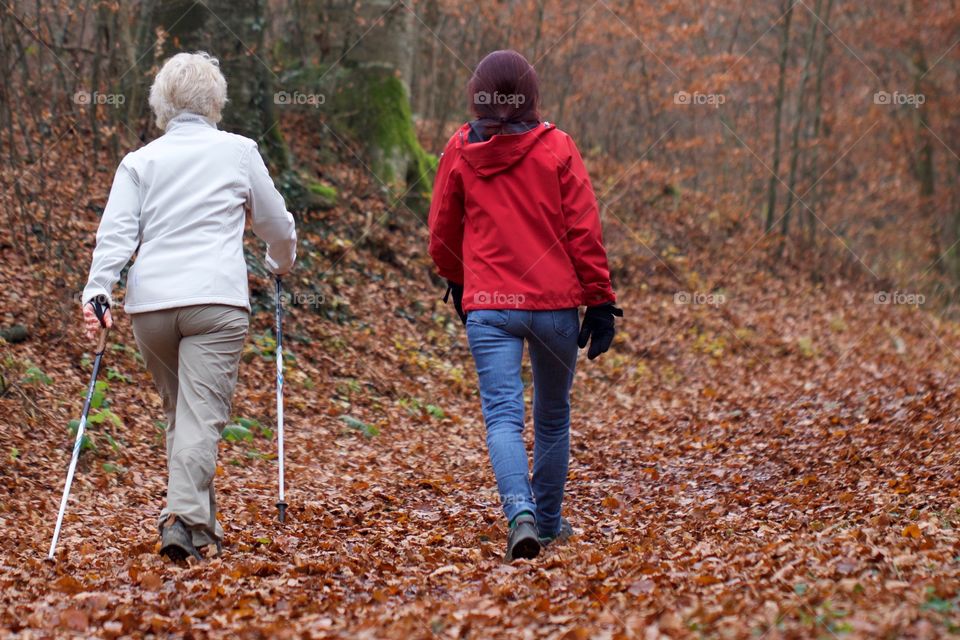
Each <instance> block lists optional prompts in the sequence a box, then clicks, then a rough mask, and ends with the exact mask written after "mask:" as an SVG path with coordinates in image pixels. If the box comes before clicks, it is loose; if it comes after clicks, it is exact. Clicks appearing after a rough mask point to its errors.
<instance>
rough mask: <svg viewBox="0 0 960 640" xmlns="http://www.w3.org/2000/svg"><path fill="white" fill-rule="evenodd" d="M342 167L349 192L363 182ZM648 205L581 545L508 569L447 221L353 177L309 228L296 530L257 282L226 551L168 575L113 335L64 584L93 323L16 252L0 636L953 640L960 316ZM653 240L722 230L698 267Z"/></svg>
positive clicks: (580, 403) (578, 406) (298, 311)
mask: <svg viewBox="0 0 960 640" xmlns="http://www.w3.org/2000/svg"><path fill="white" fill-rule="evenodd" d="M342 171H343V175H340V176H337V175H336V171H335V170H333V169H331V170H330V174H329V179H330V180H331V181H332V182H335V183H338V184H341V185H342V184H345V183H347V182H350V181H351V180H354V176H353V174H352V173H351V172H352V171H354V170H353V169H350V168H344V169H342ZM104 175H105V178H104V181H105V182H104V185H101V191H100V192H98V191H97V190H96V189H95V190H94V195H93V196H91V200H97V201H100V202H102V198H103V197H104V196H105V193H106V191H105V189H106V185H107V184H108V183H109V177H110V176H109V173H105V174H104ZM338 180H339V182H338ZM357 180H359V178H357ZM625 202H627V200H621V201H620V203H619V204H618V207H617V209H616V210H615V211H614V213H613V214H607V216H606V217H605V228H606V235H607V237H608V240H609V245H610V254H611V261H612V264H613V268H614V272H615V275H616V278H617V280H616V286H617V289H618V292H619V295H620V299H621V303H622V306H623V308H624V309H625V311H626V317H625V318H624V320H623V322H622V323H621V325H620V333H619V335H618V338H617V341H616V343H615V346H614V349H613V350H612V351H611V352H610V353H608V354H607V355H605V356H604V357H602V358H600V359H599V360H597V361H594V362H588V361H587V360H586V359H585V358H581V360H580V362H579V363H578V370H577V375H576V382H575V386H574V391H573V435H572V461H571V469H570V475H569V482H568V493H567V498H566V502H565V505H564V506H565V513H566V515H567V516H568V517H569V519H570V521H571V522H572V524H573V527H574V529H575V531H576V535H575V537H574V538H573V539H572V540H570V541H569V542H568V543H567V544H564V545H557V546H555V547H551V548H549V549H547V550H546V551H545V552H544V553H543V554H542V555H541V556H540V557H539V558H537V559H535V560H533V561H519V562H515V563H514V564H512V565H504V564H503V563H502V562H501V556H502V553H503V548H504V542H505V534H506V531H505V526H504V522H503V519H502V516H501V512H500V509H499V506H498V503H497V494H496V489H495V483H494V480H493V474H492V472H491V469H490V467H489V463H488V460H487V456H486V447H485V442H484V428H483V423H482V419H481V416H480V408H479V401H478V398H477V393H476V377H475V374H474V371H473V367H472V362H471V360H470V357H469V352H468V350H467V347H466V340H465V335H464V331H463V329H462V327H461V326H460V324H459V322H457V321H456V319H455V317H454V316H453V315H452V312H451V309H450V308H449V307H448V306H446V305H444V304H443V303H442V302H440V300H439V296H440V294H441V293H442V288H441V287H440V286H439V283H436V282H431V279H430V276H429V273H430V265H429V259H428V257H427V256H426V252H425V244H426V232H425V228H424V226H423V224H422V223H421V221H418V220H417V216H416V215H414V214H412V213H411V212H409V211H407V210H405V209H401V210H400V211H398V212H395V213H392V214H390V218H389V219H390V221H391V222H389V223H384V224H377V221H378V219H379V218H380V216H381V214H382V213H383V212H384V211H386V209H385V208H384V207H385V205H384V204H383V202H382V199H381V198H380V196H379V195H378V194H377V193H376V190H375V189H372V188H371V189H368V190H367V191H366V192H362V190H361V189H359V188H358V189H356V190H354V191H351V192H347V190H345V189H342V187H341V193H340V197H339V203H338V205H337V206H336V207H335V208H334V209H331V210H328V211H326V212H320V213H314V214H311V215H310V216H307V221H306V222H305V223H304V225H303V226H302V234H301V235H302V240H303V245H302V249H301V254H302V255H303V256H304V258H305V259H306V261H307V262H306V264H305V266H304V267H302V268H301V270H299V271H298V272H297V273H296V275H294V276H291V277H289V278H287V286H288V289H289V290H290V291H291V292H292V294H293V296H294V298H293V300H291V301H288V302H291V304H288V310H289V314H288V322H287V325H286V327H287V329H286V339H287V344H288V345H289V347H288V348H289V350H290V352H291V353H292V354H293V356H294V357H293V359H292V360H291V361H290V363H289V364H288V372H287V376H286V381H287V385H286V451H287V455H286V464H287V467H286V469H287V476H286V477H287V490H288V494H287V501H288V502H289V504H290V509H289V512H288V518H287V522H286V523H285V524H279V523H278V522H277V521H276V509H275V507H274V502H275V500H276V471H277V463H276V460H275V456H274V455H273V454H274V451H275V448H274V440H273V433H272V428H273V427H274V421H275V408H274V386H273V363H272V353H273V344H272V338H271V335H272V333H271V332H272V329H271V327H272V321H273V317H272V310H271V308H270V306H269V304H270V299H269V295H268V293H269V290H270V282H269V281H268V280H267V279H266V278H265V277H258V276H252V277H251V286H252V289H253V292H254V295H255V300H257V301H258V305H257V306H256V307H255V309H254V315H253V319H252V326H251V333H252V337H251V339H250V340H248V347H247V351H246V353H245V357H244V361H243V363H242V364H241V370H240V380H239V384H238V388H237V395H236V399H235V405H234V414H235V415H236V416H237V418H238V419H239V421H240V422H241V423H242V425H243V426H244V428H233V429H231V434H232V435H231V440H230V441H225V442H223V443H222V445H221V452H220V467H219V469H218V475H217V478H216V486H217V492H218V498H219V501H220V507H221V521H222V522H223V524H224V527H225V529H226V547H225V550H224V554H223V556H222V557H220V558H216V559H211V560H207V561H204V562H199V563H193V562H192V561H191V563H190V564H189V565H175V564H171V563H169V562H165V561H163V560H162V559H161V558H160V557H158V555H157V553H156V551H157V546H158V545H157V534H156V531H155V518H156V515H157V513H158V511H159V508H160V507H161V504H162V501H163V497H164V492H165V466H164V452H163V445H162V435H161V431H160V429H161V428H162V423H160V422H159V421H160V420H161V419H162V414H161V411H160V405H159V399H158V397H157V395H156V394H155V393H154V391H153V388H152V383H151V381H150V380H149V377H148V376H147V374H146V372H145V370H144V369H143V366H142V364H141V363H140V361H139V360H138V358H137V356H136V351H135V345H134V342H133V339H132V336H131V333H130V326H129V321H128V318H127V317H125V316H123V314H118V316H117V319H118V325H119V326H118V329H117V331H116V332H115V333H114V334H113V335H112V336H111V340H110V344H111V347H110V349H109V351H108V352H107V355H106V357H105V363H104V367H105V368H104V372H103V375H102V377H101V379H102V380H103V381H104V382H105V383H106V385H105V386H102V387H101V391H102V394H103V402H102V403H100V406H99V407H98V408H97V409H96V410H95V413H96V414H99V415H101V416H102V417H101V418H100V420H102V421H101V422H100V423H98V424H94V425H92V428H91V431H92V437H93V441H92V442H93V444H94V445H95V446H96V448H95V449H93V450H90V451H86V452H85V453H84V454H83V456H82V460H81V463H80V466H79V468H78V472H77V476H76V479H75V481H74V485H73V492H72V495H71V499H70V505H69V510H68V514H67V517H66V520H65V523H64V530H63V534H62V537H61V541H60V546H59V551H58V554H57V561H56V563H48V562H45V561H44V557H45V555H46V551H47V546H48V545H49V540H50V536H51V535H52V531H53V524H54V520H55V518H56V513H57V507H58V504H59V500H60V494H61V491H62V487H63V484H62V483H63V478H64V474H65V472H66V468H67V464H68V461H69V450H70V446H71V444H72V438H71V436H70V433H69V431H68V428H67V425H68V422H69V421H70V420H71V419H75V418H77V417H78V414H79V412H80V408H81V403H82V393H83V390H84V388H85V385H86V382H87V380H88V378H89V374H90V370H91V366H90V362H89V360H90V357H89V356H90V348H91V345H90V344H89V343H88V341H86V340H84V339H83V338H82V337H81V336H80V332H79V323H77V322H76V315H77V312H76V308H75V307H71V306H69V305H67V306H66V307H60V308H61V309H66V311H64V313H68V314H72V315H69V316H68V317H66V318H65V319H64V318H60V317H54V316H56V313H54V312H53V311H52V310H49V308H42V309H41V308H38V307H36V306H32V307H31V305H35V304H36V301H37V300H38V299H40V296H42V295H47V296H48V297H49V298H53V297H57V296H59V297H60V298H62V297H64V295H63V294H62V292H61V291H60V290H59V289H58V288H57V284H58V283H57V281H56V278H55V276H56V275H57V274H50V275H51V277H48V278H46V280H45V282H47V283H48V284H45V285H44V287H45V289H43V290H40V291H35V292H33V293H28V291H29V289H30V288H29V287H28V286H24V282H25V281H24V276H23V273H24V272H27V273H34V277H35V278H36V277H38V276H37V275H36V272H37V271H38V270H39V269H40V267H38V266H36V265H29V264H27V263H26V262H25V261H24V259H23V258H22V257H21V256H20V255H19V253H18V252H16V251H15V250H14V248H13V247H12V246H10V243H9V242H4V243H3V249H2V261H3V264H4V269H3V270H2V276H0V286H2V287H3V288H4V289H5V290H8V291H14V292H18V291H19V292H20V295H21V296H22V302H23V304H21V305H18V306H17V308H18V309H20V311H16V312H14V311H11V310H8V309H5V310H4V311H3V313H4V314H5V317H3V318H2V320H3V323H4V324H10V323H13V322H22V323H26V324H28V325H30V329H31V334H32V335H31V338H30V339H29V340H27V341H26V342H23V343H20V344H14V345H6V344H5V345H3V359H4V361H3V379H4V385H3V392H2V394H0V415H2V416H3V418H2V419H0V434H2V451H0V455H3V457H4V459H3V463H2V466H0V525H2V530H3V531H4V535H3V537H2V538H0V550H2V556H0V558H2V559H0V562H2V566H0V630H2V631H0V633H3V634H7V633H10V632H17V633H18V634H19V636H20V637H23V638H32V637H50V636H53V635H64V636H69V635H83V636H86V635H96V636H104V637H118V636H124V635H135V636H139V635H145V634H155V635H157V636H161V635H168V634H184V635H190V636H193V637H334V638H339V637H342V638H461V637H462V638H496V637H510V638H534V637H548V638H565V639H567V638H568V639H581V638H656V637H662V636H666V637H752V638H808V637H825V638H833V637H840V638H843V637H858V638H883V637H890V638H894V637H918V638H925V637H939V636H946V635H952V634H955V633H958V632H960V538H958V535H957V527H958V525H960V495H958V482H957V479H958V469H960V465H958V463H960V453H958V446H957V445H958V444H960V431H958V416H960V386H958V373H960V356H958V354H960V329H958V326H957V325H956V324H955V323H952V322H947V321H944V320H942V319H939V318H938V317H937V316H936V315H935V314H934V313H932V312H930V311H929V310H924V309H922V308H920V309H918V308H916V307H915V306H909V305H898V304H877V303H876V301H875V295H876V294H877V291H878V288H877V287H876V286H872V285H871V284H870V283H869V282H867V281H864V280H863V279H862V278H859V279H858V278H851V279H845V280H837V281H831V282H829V283H828V284H826V285H814V284H812V281H811V280H810V279H809V278H807V277H805V276H804V275H803V274H802V272H800V271H798V270H796V269H790V268H788V267H783V268H782V269H779V273H773V271H776V270H771V269H767V268H765V265H763V264H761V263H760V261H759V260H760V258H756V259H755V258H754V257H753V256H764V255H766V254H768V253H769V251H768V247H766V246H765V245H764V244H762V243H761V245H760V246H758V247H757V248H756V250H755V251H750V250H748V249H747V248H748V247H749V245H750V243H751V242H752V239H755V237H753V238H752V239H751V236H750V235H749V233H748V232H747V231H742V230H741V231H737V232H732V231H730V230H729V229H725V228H723V224H722V222H718V221H716V220H714V219H713V217H712V216H706V217H704V219H702V220H701V219H700V217H699V216H698V215H696V214H695V213H691V214H689V215H687V216H686V217H685V216H683V215H681V214H679V213H677V212H676V211H675V210H673V209H671V207H670V206H668V204H663V205H662V207H661V205H658V204H656V203H652V202H651V201H648V202H646V203H645V204H643V205H637V209H636V210H635V211H634V212H633V213H635V214H636V215H633V214H631V213H630V211H631V210H630V209H629V208H628V206H627V205H626V204H625ZM697 208H698V207H697V206H696V204H695V203H693V204H691V205H690V211H692V212H694V211H696V210H697ZM641 209H642V210H641ZM708 217H709V218H711V220H712V221H708V220H707V218H708ZM624 220H629V221H630V223H629V224H628V223H625V222H624ZM651 221H659V223H655V222H651ZM658 224H659V227H658V226H657V225H658ZM95 227H96V215H95V214H94V213H92V212H87V213H85V214H84V216H83V217H82V218H81V219H78V220H76V221H74V222H71V223H70V225H67V228H68V229H69V230H70V232H71V233H75V234H76V237H77V238H78V239H81V240H80V241H79V245H78V246H79V249H78V257H77V262H78V265H79V266H77V267H76V270H77V275H75V276H74V277H73V280H76V282H73V281H72V280H71V281H70V282H69V284H70V285H71V286H73V285H77V284H79V282H80V281H81V280H82V274H80V272H82V266H83V265H85V264H86V261H87V259H88V258H87V257H86V256H88V255H89V250H90V248H91V243H92V237H93V231H94V230H95ZM658 228H659V229H660V230H662V229H664V228H670V229H672V232H671V233H673V235H674V239H675V238H676V237H681V236H682V237H685V238H687V239H690V242H692V243H694V245H696V243H698V242H700V240H698V238H706V240H703V242H702V246H690V247H684V246H682V245H681V246H679V248H678V246H675V245H677V244H679V243H675V242H673V241H672V240H671V239H670V238H665V237H663V235H662V234H660V235H658V234H659V231H658ZM735 233H738V234H740V235H731V234H735ZM716 237H727V238H730V239H728V240H725V241H719V242H717V241H715V240H710V238H716ZM644 239H645V240H644ZM648 245H649V246H651V247H652V249H647V248H646V247H647V246H648ZM251 247H252V248H255V249H254V250H255V252H256V255H258V256H259V255H260V253H261V250H260V248H259V245H258V244H257V243H256V242H251ZM697 252H699V253H697ZM745 254H750V256H751V257H745ZM697 256H699V257H697ZM727 271H730V272H731V273H727ZM18 274H19V275H18ZM707 283H710V284H709V285H708V284H707ZM717 283H720V285H722V286H718V285H717ZM61 284H62V283H61ZM708 286H709V288H707V287H708ZM678 293H679V294H680V296H679V297H678ZM684 294H687V295H686V298H685V297H684ZM708 294H709V296H713V297H708ZM51 306H52V305H51ZM58 313H59V312H58ZM65 324H66V326H67V328H66V330H65V331H64V329H63V327H64V325H65ZM527 379H528V380H529V378H527ZM528 396H529V393H528ZM114 417H116V419H117V420H119V421H120V423H121V424H122V426H119V425H117V424H113V423H112V421H113V419H114ZM529 431H530V430H529V429H528V435H529ZM108 434H109V437H108ZM111 439H112V442H111Z"/></svg>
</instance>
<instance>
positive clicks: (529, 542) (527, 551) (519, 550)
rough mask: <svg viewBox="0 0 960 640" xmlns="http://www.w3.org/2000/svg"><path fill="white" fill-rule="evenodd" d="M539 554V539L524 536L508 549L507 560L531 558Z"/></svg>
mask: <svg viewBox="0 0 960 640" xmlns="http://www.w3.org/2000/svg"><path fill="white" fill-rule="evenodd" d="M538 555H540V541H539V540H537V539H536V538H524V539H523V540H519V541H518V542H517V544H515V545H514V546H513V549H511V550H510V555H509V556H508V558H507V562H510V561H512V560H521V559H522V560H533V559H534V558H536V557H537V556H538Z"/></svg>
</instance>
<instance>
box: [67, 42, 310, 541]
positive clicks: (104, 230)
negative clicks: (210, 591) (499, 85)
mask: <svg viewBox="0 0 960 640" xmlns="http://www.w3.org/2000/svg"><path fill="white" fill-rule="evenodd" d="M226 101H227V83H226V80H225V79H224V77H223V74H221V73H220V68H219V65H218V63H217V60H216V58H212V57H210V56H209V55H207V54H206V53H196V54H190V53H181V54H178V55H175V56H173V57H172V58H171V59H170V60H168V61H167V62H166V64H164V65H163V68H162V69H161V70H160V72H159V73H158V74H157V77H156V79H155V81H154V83H153V86H152V87H151V89H150V106H151V107H152V109H153V112H154V115H155V116H156V119H157V126H158V127H159V128H160V129H162V130H164V131H165V133H164V134H163V135H162V136H160V137H159V138H158V139H156V140H154V141H153V142H151V143H150V144H148V145H146V146H145V147H143V148H141V149H138V150H137V151H134V152H132V153H130V154H127V156H126V157H125V158H124V159H123V161H122V162H121V163H120V168H119V169H117V174H116V177H115V178H114V181H113V188H112V189H111V190H110V197H109V199H108V200H107V206H106V208H105V209H104V211H103V218H102V219H101V221H100V228H99V230H98V231H97V247H96V249H95V250H94V252H93V264H92V265H91V267H90V277H89V279H88V280H87V286H86V288H85V289H84V291H83V300H84V305H83V319H84V323H85V324H86V327H87V333H88V335H89V336H90V337H93V335H94V334H95V333H96V332H97V331H98V330H99V328H100V322H99V321H98V319H97V317H96V314H95V312H94V305H93V302H94V301H105V302H106V303H108V304H109V301H110V294H111V292H112V290H113V287H114V285H115V284H116V283H117V280H118V279H119V277H120V271H121V269H123V267H124V265H126V264H127V262H128V261H129V260H130V258H131V256H132V255H133V253H134V252H135V251H136V252H137V260H136V263H135V264H134V265H133V267H131V269H130V272H129V274H128V276H127V296H126V302H125V304H124V311H126V312H127V313H128V314H129V315H130V318H131V322H132V323H133V335H134V337H135V338H136V341H137V345H138V346H139V347H140V353H141V354H142V355H143V359H144V362H145V363H146V365H147V370H149V371H150V374H151V376H152V377H153V379H154V382H155V383H156V385H157V390H158V391H159V392H160V396H161V397H162V399H163V409H164V411H165V412H166V417H167V433H166V436H167V468H168V481H167V504H166V507H165V508H164V509H163V511H162V512H161V514H160V519H159V527H160V535H161V549H160V553H161V554H164V555H166V556H169V557H171V558H174V559H183V558H185V557H187V556H188V555H191V556H194V557H196V558H198V559H199V558H200V557H201V556H200V554H199V552H198V551H197V548H198V547H202V546H204V545H209V544H213V545H215V546H216V547H217V549H218V550H219V549H220V541H221V539H222V538H223V528H222V527H221V526H220V523H219V522H217V502H216V499H215V497H214V491H213V478H214V474H215V471H216V464H217V444H218V442H219V440H220V432H221V431H222V430H223V428H224V426H226V424H227V422H228V421H229V420H230V404H231V398H232V396H233V389H234V386H235V385H236V382H237V365H238V363H239V360H240V353H241V351H242V349H243V341H244V338H245V336H246V334H247V325H248V316H249V313H250V301H249V293H248V291H247V265H246V262H245V260H244V257H243V228H244V222H245V211H249V212H250V215H251V219H252V224H253V231H254V233H256V234H257V236H259V237H260V238H261V239H262V240H264V241H265V242H266V243H267V255H266V263H267V267H268V268H269V269H270V270H271V271H272V272H273V273H274V274H277V275H282V274H284V273H286V272H287V271H289V270H290V269H291V268H292V267H293V262H294V259H295V257H296V244H297V234H296V231H295V229H294V224H293V217H292V216H291V215H290V214H289V213H288V212H287V210H286V206H285V205H284V202H283V197H282V196H281V195H280V194H279V193H278V192H277V190H276V188H274V186H273V181H272V180H271V179H270V175H269V174H268V173H267V168H266V166H264V163H263V159H262V158H261V157H260V153H259V151H258V150H257V143H256V142H254V141H253V140H250V139H248V138H244V137H241V136H238V135H234V134H231V133H226V132H224V131H219V130H217V125H216V123H217V122H219V121H220V112H221V110H222V109H223V106H224V104H225V103H226ZM104 323H105V326H107V327H108V328H109V327H111V326H112V325H113V320H112V319H111V317H110V312H109V310H108V311H106V313H105V317H104Z"/></svg>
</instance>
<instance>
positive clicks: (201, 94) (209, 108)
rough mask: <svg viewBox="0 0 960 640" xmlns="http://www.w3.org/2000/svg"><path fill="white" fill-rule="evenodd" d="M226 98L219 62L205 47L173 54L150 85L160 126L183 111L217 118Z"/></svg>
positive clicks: (208, 117) (153, 107)
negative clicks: (203, 49) (195, 50)
mask: <svg viewBox="0 0 960 640" xmlns="http://www.w3.org/2000/svg"><path fill="white" fill-rule="evenodd" d="M226 102H227V81H226V79H225V78H224V77H223V74H222V73H220V62H219V61H218V60H217V59H216V58H214V57H213V56H211V55H210V54H209V53H206V52H205V51H198V52H196V53H178V54H177V55H175V56H173V57H172V58H170V59H169V60H167V61H166V62H165V63H164V64H163V68H161V69H160V72H159V73H158V74H157V77H156V78H155V79H154V81H153V86H151V87H150V108H151V109H153V114H154V115H155V116H156V118H157V126H158V127H160V128H161V129H166V128H167V123H168V122H170V120H172V119H173V118H175V117H176V116H178V115H180V114H181V113H184V112H190V113H196V114H197V115H201V116H203V117H205V118H207V119H209V120H211V121H212V122H215V123H216V122H220V112H221V111H222V110H223V105H225V104H226Z"/></svg>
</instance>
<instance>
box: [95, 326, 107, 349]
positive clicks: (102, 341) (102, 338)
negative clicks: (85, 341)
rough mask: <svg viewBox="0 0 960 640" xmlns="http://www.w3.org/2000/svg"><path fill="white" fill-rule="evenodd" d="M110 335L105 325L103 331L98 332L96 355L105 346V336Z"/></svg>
mask: <svg viewBox="0 0 960 640" xmlns="http://www.w3.org/2000/svg"><path fill="white" fill-rule="evenodd" d="M108 335H110V329H107V328H106V327H104V328H103V331H101V332H100V340H98V341H97V351H96V353H97V354H98V355H100V354H102V353H103V352H104V350H106V348H107V336H108Z"/></svg>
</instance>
